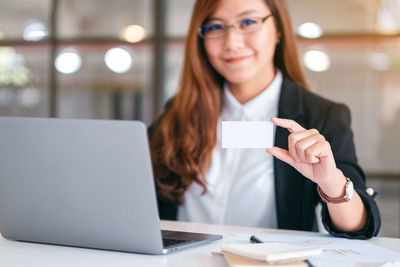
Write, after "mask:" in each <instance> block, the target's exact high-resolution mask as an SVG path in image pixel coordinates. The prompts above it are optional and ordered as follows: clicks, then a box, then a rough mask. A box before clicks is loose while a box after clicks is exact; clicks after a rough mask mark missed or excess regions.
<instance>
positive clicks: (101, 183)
mask: <svg viewBox="0 0 400 267" xmlns="http://www.w3.org/2000/svg"><path fill="white" fill-rule="evenodd" d="M0 129H1V130H0V147H1V149H0V232H1V234H2V235H3V237H5V238H8V239H12V240H21V241H30V242H39V243H47V244H58V245H68V246H78V247H87V248H97V249H107V250H116V251H126V252H138V253H146V254H165V253H168V252H171V251H175V250H178V249H182V248H188V247H192V246H195V245H199V244H205V243H207V242H210V241H213V240H217V239H221V238H222V236H220V235H207V234H199V233H187V232H175V231H161V230H160V221H159V216H158V209H157V199H156V192H155V185H154V178H153V171H152V166H151V160H150V151H149V145H148V138H147V131H146V126H145V125H144V124H143V123H142V122H139V121H106V120H76V119H49V118H16V117H0ZM167 243H168V244H167Z"/></svg>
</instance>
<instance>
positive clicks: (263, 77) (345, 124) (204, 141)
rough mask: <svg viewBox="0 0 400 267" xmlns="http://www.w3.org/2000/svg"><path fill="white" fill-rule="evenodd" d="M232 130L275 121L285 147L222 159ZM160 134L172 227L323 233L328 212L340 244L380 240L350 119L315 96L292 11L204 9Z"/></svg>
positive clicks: (160, 168)
mask: <svg viewBox="0 0 400 267" xmlns="http://www.w3.org/2000/svg"><path fill="white" fill-rule="evenodd" d="M226 120H230V121H233V120H240V121H254V120H255V121H259V120H261V121H263V120H264V121H266V120H268V121H269V120H272V122H273V123H274V131H273V132H271V136H272V138H274V144H275V146H274V147H273V148H270V149H267V151H265V150H263V149H262V150H260V149H221V133H220V129H221V121H226ZM149 135H150V146H151V152H152V160H153V167H154V173H155V179H156V188H157V194H158V204H159V212H160V217H161V219H170V220H185V221H194V222H205V223H217V224H230V225H243V226H258V227H270V228H282V229H294V230H307V231H316V230H317V223H316V216H315V207H316V205H317V204H318V203H319V202H320V203H322V221H323V224H324V227H325V228H326V229H327V230H328V231H329V233H330V234H332V235H334V236H342V237H348V238H361V239H365V238H371V237H372V236H374V235H377V233H378V231H379V228H380V216H379V212H378V208H377V205H376V203H375V201H374V199H373V197H374V194H372V192H369V191H368V190H366V186H365V178H364V174H363V172H362V170H361V169H360V167H359V166H358V164H357V159H356V154H355V149H354V143H353V136H352V132H351V129H350V113H349V109H348V108H347V107H346V106H345V105H342V104H338V103H334V102H332V101H329V100H327V99H324V98H322V97H320V96H317V95H315V94H314V93H312V92H310V90H309V88H308V85H307V83H306V80H305V78H304V74H303V71H302V68H301V65H300V62H299V58H298V51H297V46H296V39H295V36H294V33H293V30H292V28H291V22H290V18H289V13H288V8H287V4H286V1H284V0H246V1H242V0H219V1H216V0H197V1H196V3H195V6H194V10H193V14H192V19H191V23H190V27H189V32H188V35H187V39H186V47H185V57H184V62H183V70H182V75H181V80H180V84H179V90H178V92H177V94H176V96H175V97H174V98H173V99H171V100H170V101H169V102H168V103H167V105H166V107H165V110H164V111H163V112H162V113H161V114H160V116H159V117H158V118H157V119H156V121H155V122H154V124H153V125H152V126H151V127H150V128H149ZM266 138H268V137H267V136H266ZM367 193H369V194H367Z"/></svg>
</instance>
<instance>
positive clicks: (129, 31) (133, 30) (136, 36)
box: [120, 25, 146, 43]
mask: <svg viewBox="0 0 400 267" xmlns="http://www.w3.org/2000/svg"><path fill="white" fill-rule="evenodd" d="M120 37H121V39H123V40H125V41H127V42H130V43H137V42H140V41H142V40H143V39H144V38H145V37H146V31H145V29H144V28H143V27H142V26H140V25H129V26H127V27H125V28H124V29H123V30H122V32H121V34H120Z"/></svg>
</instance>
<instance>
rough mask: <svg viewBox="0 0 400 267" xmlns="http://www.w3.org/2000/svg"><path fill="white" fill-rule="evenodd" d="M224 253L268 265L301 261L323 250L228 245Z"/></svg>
mask: <svg viewBox="0 0 400 267" xmlns="http://www.w3.org/2000/svg"><path fill="white" fill-rule="evenodd" d="M222 251H223V252H224V253H225V252H227V253H230V254H233V255H237V256H241V257H245V258H249V259H252V260H257V261H264V262H267V263H273V264H275V263H287V262H293V261H301V260H305V259H309V258H313V257H317V256H319V255H321V253H322V249H321V248H310V247H303V246H297V245H292V244H287V243H278V242H276V243H272V242H271V243H256V244H226V245H224V246H223V247H222Z"/></svg>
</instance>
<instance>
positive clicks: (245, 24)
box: [240, 19, 257, 27]
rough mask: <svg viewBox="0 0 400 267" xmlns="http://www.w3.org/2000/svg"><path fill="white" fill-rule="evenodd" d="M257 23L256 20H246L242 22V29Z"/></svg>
mask: <svg viewBox="0 0 400 267" xmlns="http://www.w3.org/2000/svg"><path fill="white" fill-rule="evenodd" d="M256 22H257V21H255V20H254V19H245V20H242V21H241V22H240V26H241V27H246V26H250V25H253V24H255V23H256Z"/></svg>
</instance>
